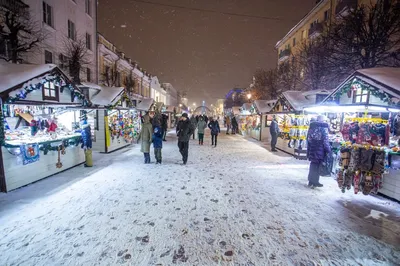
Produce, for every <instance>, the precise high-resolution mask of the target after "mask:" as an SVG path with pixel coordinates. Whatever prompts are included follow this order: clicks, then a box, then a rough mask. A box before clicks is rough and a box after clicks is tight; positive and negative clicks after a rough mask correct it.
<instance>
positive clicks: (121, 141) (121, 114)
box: [87, 86, 141, 153]
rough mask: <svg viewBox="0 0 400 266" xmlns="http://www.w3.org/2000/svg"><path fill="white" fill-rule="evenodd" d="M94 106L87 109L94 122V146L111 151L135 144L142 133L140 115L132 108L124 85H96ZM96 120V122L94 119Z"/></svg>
mask: <svg viewBox="0 0 400 266" xmlns="http://www.w3.org/2000/svg"><path fill="white" fill-rule="evenodd" d="M90 91H95V92H94V93H90V95H91V98H90V101H91V104H92V105H91V108H90V109H89V110H87V117H88V121H89V123H93V124H94V125H93V128H94V133H93V134H92V136H93V149H94V150H96V151H100V152H104V153H109V152H113V151H116V150H118V149H121V148H124V147H126V146H129V145H131V144H132V143H133V142H134V141H135V140H136V139H137V137H138V135H139V133H140V126H141V123H140V116H139V114H138V112H137V111H136V109H135V108H133V107H130V106H131V105H130V104H129V99H128V97H126V95H125V94H124V88H122V87H104V86H97V87H96V86H92V87H90ZM92 121H93V122H92Z"/></svg>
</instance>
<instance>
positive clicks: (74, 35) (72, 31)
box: [68, 20, 76, 41]
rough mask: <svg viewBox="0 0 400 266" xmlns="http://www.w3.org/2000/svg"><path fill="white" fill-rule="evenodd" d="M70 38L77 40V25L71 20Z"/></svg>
mask: <svg viewBox="0 0 400 266" xmlns="http://www.w3.org/2000/svg"><path fill="white" fill-rule="evenodd" d="M68 38H70V39H72V40H74V41H75V40H76V31H75V24H74V23H73V22H72V21H71V20H68Z"/></svg>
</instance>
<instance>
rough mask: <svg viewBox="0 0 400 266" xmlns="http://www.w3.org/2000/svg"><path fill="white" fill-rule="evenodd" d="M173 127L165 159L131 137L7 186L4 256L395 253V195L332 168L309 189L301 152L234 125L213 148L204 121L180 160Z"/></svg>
mask: <svg viewBox="0 0 400 266" xmlns="http://www.w3.org/2000/svg"><path fill="white" fill-rule="evenodd" d="M173 136H175V132H171V134H170V135H169V137H168V141H167V142H164V148H163V165H161V166H160V165H155V164H151V165H144V164H143V155H142V154H141V153H140V152H139V147H138V145H136V146H134V147H133V148H131V149H125V150H121V151H118V152H116V153H113V154H107V155H96V157H95V167H94V168H83V167H77V168H74V169H72V170H69V171H67V172H64V173H61V174H59V175H56V176H53V177H50V178H48V179H46V180H43V181H40V182H37V183H36V184H33V185H31V186H28V187H26V188H22V189H20V190H17V191H14V192H12V193H9V194H1V195H0V206H1V207H0V208H1V210H0V231H1V232H2V237H1V238H0V254H2V255H1V256H0V265H13V264H18V265H117V264H126V265H174V264H178V265H396V263H398V262H399V261H400V260H399V258H400V251H399V247H400V238H399V233H400V224H399V220H400V213H399V212H400V206H399V204H396V203H393V202H390V201H388V200H385V199H380V198H375V197H372V196H368V197H365V196H361V195H352V194H350V193H346V194H342V193H341V192H340V191H339V189H338V188H337V185H336V184H335V181H334V180H332V179H330V178H322V180H321V182H322V183H324V184H325V187H324V188H321V189H315V190H312V189H309V188H307V187H306V185H305V184H306V177H307V163H306V162H302V161H297V160H295V159H293V158H292V157H289V156H287V155H284V154H281V153H276V154H275V153H274V154H271V153H270V152H268V151H267V150H266V149H264V148H263V147H260V145H259V144H258V143H252V142H249V141H247V140H244V139H242V138H241V137H239V136H231V135H230V136H226V135H225V134H221V135H220V136H219V137H220V139H219V142H218V147H217V148H212V147H211V145H210V144H211V143H210V136H209V132H208V131H207V134H206V139H205V143H204V146H199V145H198V144H197V140H194V141H191V143H190V149H189V162H188V165H186V166H182V165H181V164H180V163H181V158H180V155H179V153H178V151H177V149H178V148H177V146H176V140H175V138H173ZM371 210H375V211H376V212H371ZM377 212H382V213H384V214H386V215H378V216H377V215H376V214H377ZM368 215H371V217H368Z"/></svg>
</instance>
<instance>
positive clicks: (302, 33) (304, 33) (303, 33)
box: [301, 30, 307, 40]
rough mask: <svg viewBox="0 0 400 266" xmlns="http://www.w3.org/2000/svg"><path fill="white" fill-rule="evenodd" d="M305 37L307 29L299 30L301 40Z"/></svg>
mask: <svg viewBox="0 0 400 266" xmlns="http://www.w3.org/2000/svg"><path fill="white" fill-rule="evenodd" d="M305 39H307V30H303V31H302V32H301V40H305Z"/></svg>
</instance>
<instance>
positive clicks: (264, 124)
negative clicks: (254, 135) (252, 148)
mask: <svg viewBox="0 0 400 266" xmlns="http://www.w3.org/2000/svg"><path fill="white" fill-rule="evenodd" d="M275 104H276V100H269V101H266V100H255V101H254V103H253V106H254V109H255V110H256V112H257V113H258V114H259V115H260V118H261V126H260V139H259V140H260V141H263V142H264V141H265V142H269V141H271V134H270V132H269V128H270V125H271V121H272V119H273V117H272V115H269V113H270V112H271V110H272V108H273V107H274V106H275Z"/></svg>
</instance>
